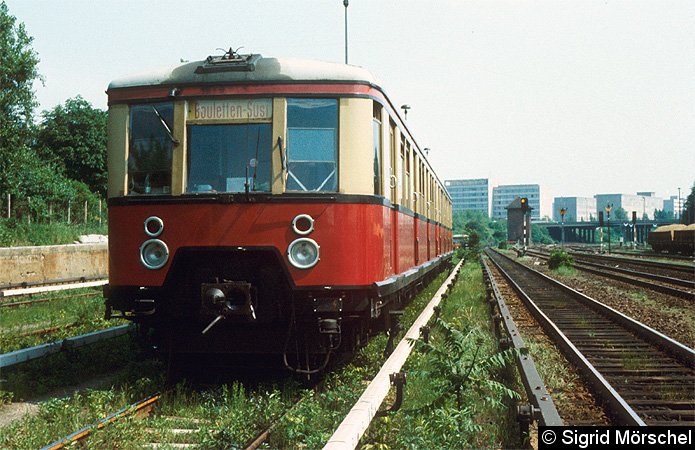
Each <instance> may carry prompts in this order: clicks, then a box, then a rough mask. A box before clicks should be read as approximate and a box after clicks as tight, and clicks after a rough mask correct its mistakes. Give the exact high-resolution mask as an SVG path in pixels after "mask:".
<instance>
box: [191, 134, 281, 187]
mask: <svg viewBox="0 0 695 450" xmlns="http://www.w3.org/2000/svg"><path fill="white" fill-rule="evenodd" d="M271 135H272V125H271V124H268V123H254V124H234V125H190V126H189V127H188V143H189V144H188V145H189V147H188V183H187V188H186V189H187V191H188V192H193V193H203V192H246V189H247V186H248V191H249V192H269V191H270V183H271V149H272V144H271V140H272V136H271Z"/></svg>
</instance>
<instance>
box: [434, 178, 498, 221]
mask: <svg viewBox="0 0 695 450" xmlns="http://www.w3.org/2000/svg"><path fill="white" fill-rule="evenodd" d="M444 186H445V187H446V190H447V191H448V192H449V195H450V196H451V200H452V202H453V211H454V212H458V211H478V212H481V213H483V214H485V215H486V216H488V217H489V216H490V195H489V192H490V188H489V186H490V183H489V181H488V179H487V178H476V179H470V180H445V181H444Z"/></svg>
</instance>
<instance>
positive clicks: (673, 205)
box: [664, 195, 685, 219]
mask: <svg viewBox="0 0 695 450" xmlns="http://www.w3.org/2000/svg"><path fill="white" fill-rule="evenodd" d="M684 204H685V199H684V198H680V199H679V198H678V196H677V195H672V196H671V197H669V198H667V199H664V211H665V212H666V213H669V212H670V213H673V218H674V219H680V217H681V213H682V212H683V205H684Z"/></svg>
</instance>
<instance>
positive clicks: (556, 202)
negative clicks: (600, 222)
mask: <svg viewBox="0 0 695 450" xmlns="http://www.w3.org/2000/svg"><path fill="white" fill-rule="evenodd" d="M562 208H564V209H565V210H566V211H565V222H589V221H592V220H597V219H596V217H597V216H596V199H595V198H593V197H555V198H554V199H553V220H554V221H556V222H562V216H561V215H560V209H562Z"/></svg>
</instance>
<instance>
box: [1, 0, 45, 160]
mask: <svg viewBox="0 0 695 450" xmlns="http://www.w3.org/2000/svg"><path fill="white" fill-rule="evenodd" d="M32 40H33V39H32V38H31V37H30V36H29V35H28V34H27V32H26V30H25V29H24V24H22V23H19V24H17V20H16V18H15V17H14V16H11V15H10V13H9V11H8V9H7V5H6V4H5V2H4V1H3V2H1V3H0V55H2V57H0V170H2V169H3V168H4V167H3V166H2V164H3V162H6V161H7V160H8V158H10V157H11V156H12V150H13V149H14V148H16V147H20V146H23V145H26V144H27V143H28V142H29V139H30V138H31V132H32V118H33V112H34V108H35V107H36V105H37V102H36V98H35V96H34V90H33V87H32V86H33V84H34V81H35V80H40V79H41V78H40V76H39V72H38V68H37V65H38V63H39V58H38V55H37V54H36V52H35V51H34V50H33V49H32V48H31V42H32Z"/></svg>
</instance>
